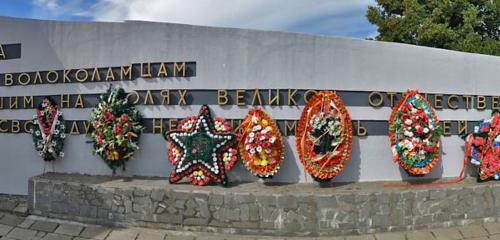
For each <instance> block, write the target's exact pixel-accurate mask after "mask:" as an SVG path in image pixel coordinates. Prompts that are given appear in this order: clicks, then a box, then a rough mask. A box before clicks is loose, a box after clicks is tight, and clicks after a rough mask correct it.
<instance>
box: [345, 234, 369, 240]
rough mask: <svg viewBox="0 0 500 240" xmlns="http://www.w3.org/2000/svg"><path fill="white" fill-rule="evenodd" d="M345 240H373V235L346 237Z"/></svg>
mask: <svg viewBox="0 0 500 240" xmlns="http://www.w3.org/2000/svg"><path fill="white" fill-rule="evenodd" d="M345 240H375V236H374V235H361V236H347V237H345Z"/></svg>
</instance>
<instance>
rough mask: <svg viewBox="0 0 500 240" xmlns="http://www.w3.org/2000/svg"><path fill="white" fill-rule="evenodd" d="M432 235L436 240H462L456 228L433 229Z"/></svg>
mask: <svg viewBox="0 0 500 240" xmlns="http://www.w3.org/2000/svg"><path fill="white" fill-rule="evenodd" d="M432 233H433V234H434V237H436V239H437V240H459V239H462V238H463V237H462V235H461V234H460V232H459V231H458V229H457V228H440V229H433V230H432Z"/></svg>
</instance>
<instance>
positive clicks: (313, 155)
mask: <svg viewBox="0 0 500 240" xmlns="http://www.w3.org/2000/svg"><path fill="white" fill-rule="evenodd" d="M295 141H296V146H297V151H298V153H299V158H300V161H301V162H302V164H303V165H304V168H305V169H306V171H307V172H308V173H309V174H311V175H312V176H313V178H314V179H315V180H318V181H325V180H330V179H332V178H334V177H335V176H337V175H338V174H339V173H340V172H341V171H342V170H343V169H344V167H345V165H346V164H347V162H348V161H349V158H350V156H351V150H352V123H351V118H350V116H349V112H348V111H347V108H346V107H345V106H344V103H343V102H342V100H341V99H340V98H339V97H338V96H337V95H336V94H335V93H334V92H332V91H320V92H318V93H316V94H315V95H314V96H313V97H311V99H309V101H308V102H307V104H306V106H305V108H304V110H303V111H302V114H301V116H300V120H299V122H298V124H297V129H296V132H295Z"/></svg>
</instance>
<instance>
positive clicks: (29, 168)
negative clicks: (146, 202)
mask: <svg viewBox="0 0 500 240" xmlns="http://www.w3.org/2000/svg"><path fill="white" fill-rule="evenodd" d="M499 66H500V58H499V57H494V56H486V55H478V54H469V53H461V52H455V51H448V50H441V49H433V48H426V47H418V46H411V45H405V44H397V43H386V42H377V41H368V40H360V39H348V38H337V37H326V36H313V35H305V34H297V33H283V32H272V31H257V30H245V29H231V28H213V27H201V26H190V25H181V24H170V23H154V22H137V21H126V22H123V23H98V22H92V23H80V22H59V21H41V20H26V19H17V18H6V17H0V153H1V157H0V163H1V164H2V167H1V168H0V179H1V180H2V181H0V192H1V193H15V194H25V193H26V192H27V189H28V186H27V181H28V178H29V177H31V176H34V175H38V174H41V173H43V171H44V169H45V170H46V171H52V170H55V171H56V172H65V173H85V174H97V175H111V170H110V169H109V168H108V167H107V166H106V164H105V163H104V162H103V161H102V160H101V159H100V157H99V156H97V155H93V154H92V149H93V147H92V144H89V143H88V141H89V140H90V139H89V138H88V137H87V136H86V133H87V132H88V129H89V126H90V125H89V123H88V122H87V120H88V119H89V118H90V114H91V108H92V107H93V106H94V105H95V104H96V103H97V102H98V98H99V95H101V94H103V93H106V91H107V90H108V89H109V88H110V85H112V86H114V87H117V86H120V87H122V88H123V89H125V91H126V92H127V95H128V100H129V101H130V102H132V103H134V104H136V106H137V107H136V108H137V109H138V110H139V111H140V112H141V113H142V115H143V117H144V121H143V125H144V127H145V130H144V134H143V135H142V136H141V139H140V144H139V146H140V148H141V149H140V150H139V151H137V153H136V154H135V155H134V158H133V159H131V160H130V161H129V162H128V163H127V168H126V170H125V171H121V170H119V171H118V172H117V174H118V175H123V176H134V175H137V176H154V177H165V178H167V177H169V175H170V171H171V169H172V167H171V164H170V162H169V160H168V149H169V148H168V144H167V141H166V140H165V139H164V137H163V136H162V135H163V133H164V132H165V131H168V130H172V129H174V128H175V127H176V126H177V124H178V123H179V122H180V120H181V119H182V118H184V117H186V116H189V115H197V114H198V111H199V109H200V107H201V106H202V105H203V104H207V105H208V106H209V107H210V109H211V111H212V115H215V116H218V117H222V118H225V119H227V120H228V121H229V122H230V124H231V125H232V127H233V128H236V127H237V126H239V125H240V124H241V122H242V119H243V118H245V117H246V115H247V112H248V111H249V110H250V109H251V108H254V107H260V108H261V109H263V110H264V111H266V112H267V114H268V115H269V116H270V117H271V118H273V119H275V120H276V123H277V127H278V128H279V130H280V132H281V134H282V135H283V145H284V148H285V151H284V154H285V158H284V161H283V165H282V166H281V169H280V170H279V171H278V172H277V173H276V174H275V176H274V177H273V178H272V179H271V180H269V181H272V182H282V183H297V182H308V183H311V182H313V179H312V178H311V176H310V175H309V174H307V173H305V171H304V167H303V166H302V164H301V162H300V160H299V158H298V153H297V150H296V146H295V136H294V135H295V131H296V128H297V121H298V120H299V117H300V116H301V112H302V110H303V109H304V106H305V104H306V102H307V101H308V100H309V99H310V98H311V97H312V96H313V95H314V94H315V93H316V92H318V91H320V90H332V91H335V93H336V94H337V95H338V96H339V97H340V98H341V99H342V101H343V103H344V104H345V106H346V108H347V109H348V111H349V114H350V118H351V123H352V135H353V137H352V154H351V156H350V160H349V162H348V163H347V164H346V165H345V167H344V169H343V171H342V172H340V174H339V175H338V176H336V177H335V178H334V179H333V181H335V182H356V181H382V180H391V181H399V180H406V179H411V178H414V177H411V176H409V175H408V174H407V172H406V171H404V170H403V169H402V168H401V167H400V166H399V165H398V164H396V163H394V161H393V154H392V152H391V142H390V140H389V137H388V131H389V118H390V116H391V111H392V107H393V106H394V105H395V104H396V103H397V102H398V100H400V99H401V98H402V93H404V92H406V90H408V89H418V90H419V92H420V93H421V94H422V95H423V96H424V97H425V98H426V99H427V100H428V101H429V104H430V105H431V106H432V107H433V108H435V109H436V115H437V117H438V119H439V120H440V124H441V125H440V126H441V129H442V131H443V136H442V137H441V154H440V160H439V161H438V162H437V165H436V166H435V167H434V168H433V169H432V171H431V172H430V173H429V174H426V175H425V176H424V177H423V178H425V179H435V178H447V177H454V176H457V175H459V173H460V170H461V169H462V164H463V157H464V151H463V146H464V141H463V140H462V139H461V138H460V136H459V135H460V134H465V133H468V132H471V131H472V130H473V129H474V126H475V125H477V124H478V123H479V122H480V121H481V120H482V119H485V118H488V117H489V116H490V115H491V112H492V109H500V84H498V83H499V82H500V68H499ZM45 96H51V97H52V98H53V99H54V100H55V101H56V102H57V103H58V104H59V105H60V106H61V107H62V112H63V115H64V118H65V119H66V134H67V137H66V139H65V148H64V157H63V158H62V159H58V160H56V161H55V162H54V163H53V164H52V163H44V161H43V160H41V159H40V157H39V156H38V153H37V152H36V151H35V149H34V147H33V143H32V136H31V134H29V130H30V126H31V124H33V123H32V121H31V120H32V118H33V114H34V111H35V108H36V106H37V105H38V104H39V103H40V102H41V101H42V99H43V97H45ZM228 175H229V181H230V182H238V181H256V180H257V179H258V178H257V177H255V176H253V175H252V174H251V173H250V172H249V171H248V170H247V169H246V168H245V167H244V166H243V165H242V164H241V162H238V163H237V165H236V166H235V167H234V168H233V169H232V170H231V171H229V172H228ZM421 178H422V177H420V178H419V179H421Z"/></svg>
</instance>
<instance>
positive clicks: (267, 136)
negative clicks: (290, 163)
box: [238, 109, 285, 178]
mask: <svg viewBox="0 0 500 240" xmlns="http://www.w3.org/2000/svg"><path fill="white" fill-rule="evenodd" d="M239 130H240V132H238V145H239V149H240V155H241V156H242V159H243V163H244V165H245V167H246V168H247V169H248V170H249V171H250V172H251V173H252V174H254V175H255V176H257V177H260V178H271V177H273V176H274V174H275V173H276V172H277V171H278V170H279V168H280V166H281V164H282V163H283V159H284V158H285V151H284V147H283V142H282V141H281V133H280V131H279V129H278V127H277V126H276V123H275V122H274V121H273V120H272V119H271V118H270V117H269V116H268V115H267V114H266V113H265V112H264V111H262V110H261V109H252V110H250V111H249V112H248V114H247V117H246V118H245V119H244V120H243V122H242V123H241V125H240V126H239Z"/></svg>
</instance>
